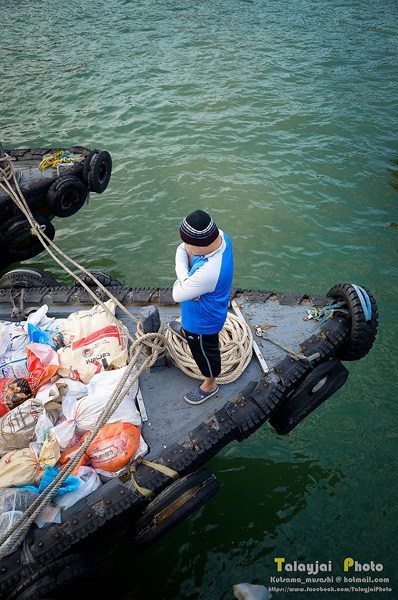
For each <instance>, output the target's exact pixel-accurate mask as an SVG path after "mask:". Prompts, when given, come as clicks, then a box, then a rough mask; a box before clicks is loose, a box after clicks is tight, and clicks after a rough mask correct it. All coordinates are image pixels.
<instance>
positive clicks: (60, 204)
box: [46, 174, 88, 218]
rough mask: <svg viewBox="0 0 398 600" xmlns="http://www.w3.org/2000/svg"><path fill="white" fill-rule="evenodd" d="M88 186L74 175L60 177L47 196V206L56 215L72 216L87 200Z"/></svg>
mask: <svg viewBox="0 0 398 600" xmlns="http://www.w3.org/2000/svg"><path fill="white" fill-rule="evenodd" d="M87 194H88V191H87V188H86V186H85V185H84V183H83V181H81V179H79V178H78V177H75V176H74V175H69V174H67V175H64V176H61V177H59V178H58V179H57V180H56V181H54V183H53V184H52V185H51V187H50V189H49V190H48V192H47V196H46V206H47V208H48V210H49V211H50V212H51V213H52V214H54V215H55V216H56V217H61V218H64V217H71V216H72V215H74V214H75V213H77V211H78V210H80V209H81V208H82V206H83V204H84V203H85V202H86V200H87Z"/></svg>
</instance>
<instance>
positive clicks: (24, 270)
mask: <svg viewBox="0 0 398 600" xmlns="http://www.w3.org/2000/svg"><path fill="white" fill-rule="evenodd" d="M28 287H39V288H45V287H49V288H53V287H59V283H58V281H57V280H56V279H54V277H52V276H51V275H48V274H47V273H44V271H40V270H39V269H33V268H31V267H20V268H19V269H12V271H8V273H6V274H5V275H3V277H2V278H1V279H0V288H2V289H4V288H28Z"/></svg>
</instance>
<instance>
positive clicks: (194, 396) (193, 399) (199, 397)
mask: <svg viewBox="0 0 398 600" xmlns="http://www.w3.org/2000/svg"><path fill="white" fill-rule="evenodd" d="M219 390H220V386H219V385H218V386H217V387H216V389H215V390H214V392H204V391H203V390H201V389H200V385H198V387H197V388H196V390H192V392H189V393H188V394H185V396H184V400H185V401H186V402H188V404H202V402H204V401H205V400H207V399H208V398H211V397H212V396H215V395H216V394H217V393H218V392H219Z"/></svg>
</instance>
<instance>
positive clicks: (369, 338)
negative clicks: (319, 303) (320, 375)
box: [327, 283, 379, 360]
mask: <svg viewBox="0 0 398 600" xmlns="http://www.w3.org/2000/svg"><path fill="white" fill-rule="evenodd" d="M363 290H364V291H365V292H366V293H367V295H368V297H369V301H370V320H368V321H367V320H366V318H365V314H364V311H363V308H362V303H361V300H360V297H359V296H358V292H357V291H356V289H355V287H354V286H353V285H352V284H350V283H339V284H337V285H335V286H333V287H332V288H331V289H330V290H329V292H328V293H327V296H328V297H330V298H333V299H334V300H338V301H344V302H345V304H346V305H347V307H348V310H349V312H350V317H351V329H350V333H349V336H348V339H347V341H346V343H345V344H344V345H343V347H342V348H341V349H340V350H339V351H338V352H337V354H336V357H337V358H340V360H359V359H361V358H363V357H364V356H366V354H367V353H368V352H369V351H370V349H371V348H372V346H373V343H374V341H375V339H376V334H377V327H378V316H379V315H378V312H377V305H376V300H375V299H374V297H373V295H372V294H371V292H370V291H369V290H368V289H367V288H365V287H363Z"/></svg>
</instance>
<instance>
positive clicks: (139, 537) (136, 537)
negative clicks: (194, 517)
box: [129, 468, 220, 550]
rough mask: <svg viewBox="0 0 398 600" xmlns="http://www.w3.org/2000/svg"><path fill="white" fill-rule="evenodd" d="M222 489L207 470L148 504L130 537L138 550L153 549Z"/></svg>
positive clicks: (166, 490)
mask: <svg viewBox="0 0 398 600" xmlns="http://www.w3.org/2000/svg"><path fill="white" fill-rule="evenodd" d="M219 488H220V483H219V481H218V480H217V479H216V477H215V476H214V475H213V473H212V472H211V471H210V469H207V468H206V469H201V470H200V471H195V472H194V473H190V474H189V475H185V476H184V477H181V479H178V480H177V481H174V482H173V483H172V484H171V485H169V486H168V487H167V488H166V489H165V490H163V492H161V493H160V494H159V496H157V497H156V498H155V499H154V500H152V502H150V503H149V505H148V506H147V508H145V509H144V510H143V512H142V514H141V515H140V516H139V517H138V519H137V521H136V522H135V523H134V525H133V526H132V528H131V530H130V532H129V533H130V535H131V536H132V538H133V543H134V545H135V547H136V548H137V549H139V550H143V549H144V548H148V547H149V546H152V544H154V543H155V542H157V541H158V540H160V539H161V538H162V537H163V536H164V535H166V533H168V532H169V531H171V530H172V529H174V527H176V526H177V525H178V524H179V523H182V521H184V520H185V519H186V518H187V517H189V515H191V514H192V513H193V512H194V511H195V510H197V509H198V508H200V507H201V506H203V505H204V504H205V503H206V502H207V501H208V500H210V499H211V498H212V497H213V496H214V495H215V494H216V493H217V492H218V490H219Z"/></svg>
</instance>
